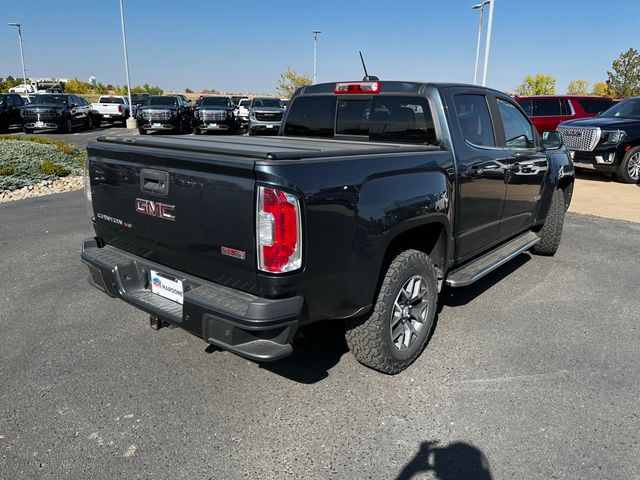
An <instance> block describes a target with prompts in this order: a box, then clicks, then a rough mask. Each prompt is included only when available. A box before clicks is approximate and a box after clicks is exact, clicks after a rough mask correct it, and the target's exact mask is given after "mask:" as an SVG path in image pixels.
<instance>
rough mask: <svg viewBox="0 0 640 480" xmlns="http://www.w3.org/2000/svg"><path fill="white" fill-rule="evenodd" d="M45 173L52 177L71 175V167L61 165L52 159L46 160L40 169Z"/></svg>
mask: <svg viewBox="0 0 640 480" xmlns="http://www.w3.org/2000/svg"><path fill="white" fill-rule="evenodd" d="M38 170H40V172H41V173H42V174H43V175H47V176H50V177H66V176H67V175H69V169H68V168H67V167H65V166H64V165H59V164H57V163H54V162H53V161H51V160H45V161H44V162H42V165H40V167H39V169H38Z"/></svg>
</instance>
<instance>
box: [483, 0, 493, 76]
mask: <svg viewBox="0 0 640 480" xmlns="http://www.w3.org/2000/svg"><path fill="white" fill-rule="evenodd" d="M495 3H496V0H489V23H488V25H487V40H486V42H485V44H484V68H483V71H482V86H483V87H486V86H487V70H488V68H489V50H490V49H491V30H492V27H493V6H494V4H495Z"/></svg>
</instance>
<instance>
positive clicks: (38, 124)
mask: <svg viewBox="0 0 640 480" xmlns="http://www.w3.org/2000/svg"><path fill="white" fill-rule="evenodd" d="M36 127H44V122H41V121H40V120H38V121H37V122H36Z"/></svg>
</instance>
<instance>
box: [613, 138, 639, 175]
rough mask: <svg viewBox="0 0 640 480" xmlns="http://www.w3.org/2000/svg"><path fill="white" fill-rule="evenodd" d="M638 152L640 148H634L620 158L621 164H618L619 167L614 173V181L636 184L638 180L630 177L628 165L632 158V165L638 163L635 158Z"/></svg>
mask: <svg viewBox="0 0 640 480" xmlns="http://www.w3.org/2000/svg"><path fill="white" fill-rule="evenodd" d="M639 152H640V147H634V148H632V149H630V150H629V151H628V152H627V153H625V154H624V157H623V158H622V162H620V166H619V167H618V170H617V171H616V179H617V180H618V181H619V182H623V183H638V180H639V179H638V178H634V177H632V176H631V174H630V173H629V163H630V162H631V159H632V158H633V161H634V165H635V164H636V163H635V162H637V161H638V159H637V157H638V153H639Z"/></svg>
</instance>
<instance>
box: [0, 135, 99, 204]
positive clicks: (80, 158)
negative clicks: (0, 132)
mask: <svg viewBox="0 0 640 480" xmlns="http://www.w3.org/2000/svg"><path fill="white" fill-rule="evenodd" d="M37 140H38V141H33V140H32V139H25V138H21V139H20V140H18V139H15V138H13V137H9V139H6V137H0V191H2V190H15V189H17V188H22V187H25V186H27V185H31V184H34V183H37V182H39V181H42V180H52V179H55V178H60V177H66V176H67V175H81V174H82V169H83V166H84V161H85V159H86V157H87V154H86V152H83V151H80V150H78V149H77V148H75V147H73V146H71V145H67V144H65V143H64V142H60V141H57V140H51V139H48V138H38V139H37Z"/></svg>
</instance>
